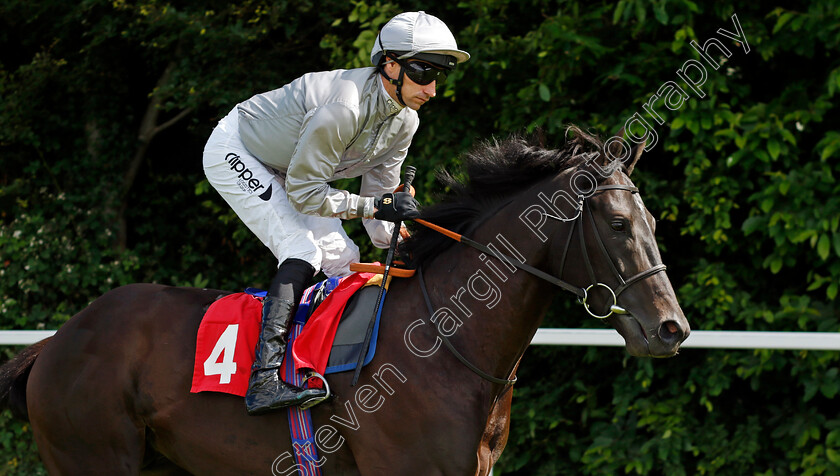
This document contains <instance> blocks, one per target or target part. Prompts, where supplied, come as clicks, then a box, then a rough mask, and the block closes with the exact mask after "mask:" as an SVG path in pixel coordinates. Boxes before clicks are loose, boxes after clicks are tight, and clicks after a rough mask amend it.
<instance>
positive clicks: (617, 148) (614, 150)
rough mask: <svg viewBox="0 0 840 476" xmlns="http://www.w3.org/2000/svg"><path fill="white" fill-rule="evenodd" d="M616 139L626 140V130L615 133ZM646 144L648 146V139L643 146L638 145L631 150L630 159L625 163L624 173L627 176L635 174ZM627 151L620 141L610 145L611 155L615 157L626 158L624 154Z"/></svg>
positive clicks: (622, 129)
mask: <svg viewBox="0 0 840 476" xmlns="http://www.w3.org/2000/svg"><path fill="white" fill-rule="evenodd" d="M614 137H621V138H622V139H623V138H624V128H623V127H622V128H621V129H619V130H618V132H616V133H615V136H614ZM645 144H647V139H646V140H644V141H643V142H642V143H641V144H636V145H635V146H634V147H632V148H631V149H630V157H629V158H628V159H627V160H626V161H625V162H624V172H625V173H626V174H627V175H630V174H632V173H633V169H634V168H635V167H636V162H638V161H639V157H641V156H642V152H644V150H645ZM625 151H626V149H625V148H623V147H622V145H621V143H620V142H619V141H614V142H612V143H611V144H610V154H611V155H612V156H613V157H624V152H625Z"/></svg>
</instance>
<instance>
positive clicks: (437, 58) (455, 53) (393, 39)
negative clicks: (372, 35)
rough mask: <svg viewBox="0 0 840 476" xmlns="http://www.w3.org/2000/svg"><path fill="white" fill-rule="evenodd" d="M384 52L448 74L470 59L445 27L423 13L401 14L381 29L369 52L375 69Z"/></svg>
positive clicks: (439, 21) (437, 19)
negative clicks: (445, 70) (446, 70)
mask: <svg viewBox="0 0 840 476" xmlns="http://www.w3.org/2000/svg"><path fill="white" fill-rule="evenodd" d="M383 49H384V50H385V52H388V53H394V54H398V56H397V58H398V59H405V58H417V59H422V60H424V61H428V62H430V63H432V64H435V65H437V66H440V67H442V68H446V69H449V70H451V69H454V68H455V66H456V65H457V64H458V63H463V62H464V61H467V60H468V59H470V54H469V53H467V52H466V51H462V50H459V49H458V44H457V43H455V37H454V36H453V35H452V32H451V31H449V28H448V27H447V26H446V24H445V23H443V22H442V21H441V20H440V19H439V18H438V17H436V16H433V15H429V14H428V13H426V12H422V11H421V12H405V13H400V14H399V15H397V16H395V17H394V18H392V19H391V20H390V21H389V22H388V23H386V24H385V26H383V27H382V30H381V31H380V32H379V35H377V37H376V41H375V42H374V45H373V49H372V50H371V52H370V61H371V63H373V65H374V66H378V65H379V61H380V60H381V58H382V55H383V51H382V50H383Z"/></svg>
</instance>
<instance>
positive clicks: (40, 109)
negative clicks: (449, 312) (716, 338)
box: [0, 0, 840, 475]
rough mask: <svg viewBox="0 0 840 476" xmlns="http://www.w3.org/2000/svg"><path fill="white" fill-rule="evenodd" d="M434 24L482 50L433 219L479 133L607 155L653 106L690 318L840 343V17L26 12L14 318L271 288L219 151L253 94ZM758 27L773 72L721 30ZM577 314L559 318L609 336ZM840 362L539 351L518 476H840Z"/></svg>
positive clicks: (449, 145) (753, 40) (9, 184)
mask: <svg viewBox="0 0 840 476" xmlns="http://www.w3.org/2000/svg"><path fill="white" fill-rule="evenodd" d="M421 8H427V9H428V11H429V12H430V13H432V14H435V15H437V16H439V17H441V18H442V19H444V20H445V21H446V22H447V23H448V24H449V25H450V27H451V28H452V30H453V32H454V33H455V36H456V37H457V39H458V42H459V45H461V46H462V47H463V48H464V49H466V50H467V51H469V52H470V53H471V55H472V59H471V60H470V61H469V62H468V63H466V64H464V65H462V66H460V67H459V68H458V70H457V71H456V72H454V73H453V74H452V75H450V77H449V79H448V81H447V83H446V84H445V85H443V86H441V87H440V88H439V90H438V96H437V97H436V98H435V99H434V101H432V102H431V103H430V104H428V105H427V106H425V107H424V108H423V109H422V110H421V111H420V116H421V127H420V130H419V131H418V134H417V136H416V137H415V139H414V143H413V145H412V148H411V151H410V156H409V162H410V163H411V164H412V165H415V166H417V167H418V169H419V170H418V174H417V178H416V182H415V186H416V187H417V189H418V196H419V197H420V199H421V201H422V202H424V203H431V202H432V201H434V197H435V193H436V192H439V190H437V184H436V183H435V181H434V173H435V171H436V170H437V169H439V168H440V167H455V166H457V164H458V156H459V155H460V154H462V153H463V152H464V151H466V150H468V149H469V148H470V147H472V145H473V144H475V143H476V142H477V141H480V140H487V139H490V138H491V137H493V136H505V135H507V134H510V133H514V132H521V131H523V130H524V131H529V132H530V131H535V130H537V129H538V128H539V129H541V130H542V131H543V132H542V134H543V135H544V136H545V137H547V138H548V141H549V142H550V143H554V144H557V143H560V142H561V141H562V140H563V135H564V131H565V128H566V127H567V126H568V125H569V124H577V125H580V126H582V127H584V128H586V129H588V130H590V131H593V132H596V133H598V134H599V135H601V136H602V137H604V138H606V137H609V136H610V135H611V134H613V133H614V132H615V131H617V130H618V129H620V128H621V127H622V126H623V125H624V124H625V122H626V121H627V120H628V118H630V117H632V116H633V115H634V113H639V114H640V115H641V116H642V117H643V118H645V120H646V121H647V122H648V123H649V125H650V126H651V128H652V129H653V130H655V132H656V134H657V143H656V145H655V146H653V147H652V148H651V150H650V151H649V152H648V153H646V155H645V158H644V159H643V160H642V161H641V163H640V164H639V167H638V169H637V171H636V172H634V177H633V178H634V181H635V182H636V184H637V185H639V186H640V188H641V189H642V191H643V197H644V199H645V201H646V205H647V207H648V208H649V209H650V210H651V211H652V212H653V213H654V214H655V216H656V218H657V219H658V220H659V224H658V227H657V233H658V237H659V242H660V246H661V248H662V250H663V258H664V260H665V262H666V263H667V264H668V266H669V277H670V278H671V281H672V283H673V284H674V286H675V288H677V294H678V297H679V299H680V303H681V305H682V307H683V309H684V310H685V313H686V315H687V316H688V317H689V320H690V321H691V323H692V326H693V327H694V328H695V329H735V330H737V329H748V330H777V331H819V332H837V331H838V330H840V320H838V311H837V308H836V303H837V297H838V285H840V284H838V283H840V198H838V196H840V193H838V192H840V186H838V182H837V177H836V175H837V170H838V165H837V164H838V160H840V130H838V128H837V126H836V125H837V124H838V119H840V117H838V113H837V108H836V104H835V103H836V101H837V98H838V96H839V95H838V92H840V60H838V58H839V57H840V56H838V54H837V53H838V45H839V44H840V21H838V20H840V6H838V5H837V4H836V2H831V1H829V0H815V1H812V2H793V3H790V2H788V3H787V4H785V6H784V7H777V6H775V5H773V6H763V5H761V4H760V2H746V1H741V2H736V3H735V4H732V3H726V4H724V3H716V2H693V1H689V0H677V1H671V2H664V1H646V0H620V1H617V2H612V3H608V2H598V3H584V2H575V1H572V2H554V1H544V0H523V1H512V0H493V1H478V0H465V1H462V2H460V3H458V2H450V3H446V4H439V5H435V7H434V8H433V9H432V8H429V7H427V6H426V5H421V4H420V3H418V2H413V1H397V0H393V1H390V2H385V1H375V2H373V1H371V0H358V1H353V2H350V3H347V2H340V1H332V0H328V1H320V2H312V1H295V2H290V1H278V2H262V1H254V0H243V1H238V2H233V3H231V2H227V3H219V2H209V3H208V2H190V1H187V2H176V3H174V4H173V3H169V2H165V1H163V2H161V1H157V0H139V1H128V0H116V1H114V0H108V1H105V0H86V1H84V2H60V1H55V0H41V1H37V2H15V1H11V0H5V1H0V50H1V51H3V55H2V56H0V160H2V167H0V298H2V302H0V326H2V327H3V328H17V329H32V328H55V327H57V326H59V325H60V324H61V323H62V322H64V321H66V320H67V319H68V318H69V317H70V316H71V315H73V314H74V313H75V312H77V311H78V310H80V309H81V308H82V307H84V306H85V305H86V304H87V303H88V302H90V301H91V300H92V299H95V298H96V297H97V296H98V295H100V294H101V293H103V292H104V291H105V290H107V289H110V288H112V287H115V286H118V285H121V284H125V283H129V282H136V281H152V282H161V283H167V284H179V285H190V286H202V287H203V286H210V287H216V288H222V289H239V288H242V287H245V286H266V285H267V281H268V280H269V279H270V278H271V274H272V270H273V267H274V262H273V257H272V256H271V254H270V253H269V252H268V251H267V250H265V249H264V248H263V246H262V245H261V244H260V243H259V242H258V241H257V240H256V239H255V238H254V237H253V236H252V235H251V233H250V232H249V231H248V230H247V229H246V228H245V227H244V226H243V225H242V224H241V223H240V222H239V220H238V218H236V216H235V215H234V214H233V213H232V212H231V211H230V209H229V208H228V207H227V205H226V204H225V203H224V202H223V201H222V200H221V198H220V197H219V196H218V195H217V194H216V193H215V191H213V190H212V188H211V187H209V185H208V184H207V182H206V181H205V180H204V177H203V175H202V171H201V165H200V162H201V152H202V148H203V143H204V141H205V140H206V138H207V136H208V135H209V133H210V131H211V129H212V127H213V126H214V125H215V123H216V122H217V121H218V119H219V118H221V117H223V116H224V115H225V114H226V113H227V112H228V111H229V110H230V109H231V108H232V107H233V106H234V105H235V104H236V103H237V102H239V101H241V100H243V99H246V98H247V97H249V96H251V95H253V94H255V93H259V92H262V91H265V90H268V89H272V88H275V87H279V86H281V85H283V84H285V83H286V82H288V81H290V80H292V79H294V78H295V77H297V76H299V75H301V74H303V73H306V72H308V71H317V70H325V69H331V68H339V67H344V68H348V67H359V66H366V65H368V62H369V52H370V47H371V45H372V41H373V38H374V37H375V34H376V32H377V31H378V30H379V28H381V26H382V25H383V24H384V22H385V21H387V20H388V18H390V17H391V16H392V15H394V14H395V13H397V12H400V11H403V10H417V9H421ZM733 14H737V16H738V19H739V21H740V24H741V26H742V27H743V31H744V33H745V35H746V37H747V41H748V43H749V47H750V51H749V53H747V52H746V51H745V46H744V45H742V44H738V43H736V42H734V41H732V40H729V39H726V38H724V37H723V36H721V35H720V34H719V33H718V30H719V29H721V28H722V29H725V30H727V31H730V32H731V31H734V30H735V27H734V25H733V22H732V19H731V17H732V15H733ZM712 37H716V38H719V39H721V40H722V43H723V44H724V45H725V47H726V48H727V49H729V51H730V53H731V55H730V56H729V57H724V56H723V55H721V54H718V53H712V56H713V57H714V58H715V59H716V60H718V61H719V62H720V63H721V66H720V68H718V69H713V68H711V67H710V66H709V65H708V64H706V72H707V77H706V81H705V83H703V84H702V85H701V86H699V89H700V90H702V91H703V96H702V97H700V95H699V94H698V93H696V92H694V91H692V90H691V88H689V87H688V86H687V85H685V84H684V82H683V81H682V80H681V79H680V78H679V77H678V76H677V70H679V69H680V68H682V67H683V64H684V63H685V62H686V61H687V60H690V59H695V60H700V61H701V62H702V61H703V60H702V59H701V58H700V57H699V55H698V54H697V52H696V51H695V50H694V48H692V46H691V42H692V41H696V42H697V43H698V44H699V45H703V44H704V43H705V42H706V40H708V39H709V38H712ZM712 51H714V52H716V51H717V50H715V49H714V48H712ZM668 81H673V82H675V83H678V84H680V86H681V87H683V88H685V89H686V92H687V93H688V94H689V99H688V100H686V101H685V102H684V103H681V105H680V106H679V107H675V108H671V109H669V108H667V107H665V106H664V105H663V102H662V99H660V100H658V101H657V102H655V104H654V109H655V110H656V112H657V113H658V114H659V115H660V116H661V120H662V121H663V123H662V124H659V123H658V121H657V120H656V119H655V118H654V117H653V116H651V114H650V113H649V112H648V111H647V110H646V109H645V105H648V104H649V100H650V98H651V95H653V94H655V93H657V91H659V90H660V87H661V86H662V85H663V84H665V83H666V82H668ZM338 185H340V186H342V187H349V188H350V189H353V187H358V183H357V182H353V181H342V182H341V183H340V184H338ZM347 229H348V231H349V233H350V234H351V236H352V237H353V238H354V239H355V240H356V242H357V243H358V244H359V245H360V247H361V249H362V251H363V254H364V259H366V260H377V259H379V260H381V259H383V258H384V252H382V251H380V250H375V249H373V247H372V246H370V244H369V241H368V240H367V238H366V235H365V233H364V231H363V229H362V227H361V226H360V224H359V223H358V221H356V222H350V223H348V224H347ZM570 301H571V300H570V299H567V298H565V297H564V298H563V299H560V300H558V302H557V304H556V305H555V306H554V309H553V313H552V315H551V316H549V318H548V320H547V322H546V323H545V324H544V325H545V326H549V327H550V326H558V327H580V326H590V325H597V324H595V323H592V322H590V321H584V320H583V319H584V317H583V314H582V312H581V311H580V309H578V308H577V307H573V306H572V304H571V303H570ZM838 360H840V355H838V353H837V352H791V351H767V350H757V351H720V350H716V351H701V350H693V349H686V350H684V351H683V352H682V353H681V354H680V355H679V356H678V357H676V358H675V359H671V360H666V361H650V360H638V359H631V358H628V357H626V356H625V353H624V352H623V350H620V349H604V348H590V349H582V348H532V349H531V350H529V351H528V354H527V355H526V358H525V359H524V360H523V363H522V367H521V375H520V377H521V378H520V384H519V385H518V386H517V388H516V390H515V392H516V394H515V395H516V398H515V399H514V407H513V423H512V429H511V435H510V440H509V443H508V448H507V450H506V451H505V453H504V455H503V456H502V459H501V461H500V462H499V464H498V465H497V467H496V474H529V475H532V474H537V475H553V474H727V475H728V474H733V475H735V474H737V475H741V474H762V475H782V474H834V473H837V472H838V469H839V468H838V466H839V465H840V416H838V412H837V410H836V405H832V402H833V400H834V399H835V398H836V397H837V393H838V392H840V384H838V381H839V380H838V378H837V377H838V369H840V363H839V362H838ZM569 363H572V364H571V365H569ZM558 364H559V365H558ZM543 369H552V370H554V372H556V373H552V372H548V373H546V372H541V370H543ZM9 418H10V417H9V416H8V414H5V413H4V414H2V415H0V423H2V428H3V430H2V431H0V442H2V446H0V453H2V457H3V461H5V462H6V463H5V466H4V467H3V469H2V471H3V472H4V474H6V473H7V474H36V473H35V471H37V470H36V469H35V468H37V462H36V460H37V459H36V458H35V456H34V455H33V453H32V452H31V440H29V437H28V435H29V432H28V427H27V426H26V425H25V424H22V423H20V422H11V421H9Z"/></svg>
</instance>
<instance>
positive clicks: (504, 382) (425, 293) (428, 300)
mask: <svg viewBox="0 0 840 476" xmlns="http://www.w3.org/2000/svg"><path fill="white" fill-rule="evenodd" d="M417 276H418V278H420V289H421V290H422V291H423V299H424V300H425V301H426V308H427V309H428V310H429V315H430V316H433V315H434V314H435V308H434V307H433V306H432V300H431V298H429V292H428V291H427V290H426V280H425V279H424V278H423V268H422V267H420V266H418V267H417ZM422 317H423V322H425V323H426V324H428V325H430V326H432V328H434V330H435V332H436V333H437V335H438V337H439V338H440V340H441V341H443V345H445V346H446V348H447V349H449V352H452V355H454V356H455V358H456V359H458V361H459V362H461V363H462V364H464V366H466V367H467V368H468V369H470V370H472V371H473V373H475V374H476V375H478V376H479V377H481V378H483V379H484V380H487V381H488V382H492V383H495V384H499V385H513V384H515V383H516V376H515V375H514V377H513V379H502V378H496V377H494V376H492V375H490V374H488V373H487V372H485V371H483V370H481V369H479V368H478V367H476V366H475V365H473V363H472V362H470V361H469V360H467V359H466V357H464V356H463V355H461V353H460V352H458V350H457V349H455V346H453V345H452V343H451V342H449V338H448V337H446V336H445V335H443V333H442V332H440V329H438V326H436V325H435V323H434V322H431V319H429V318H428V317H426V316H425V315H423V316H422Z"/></svg>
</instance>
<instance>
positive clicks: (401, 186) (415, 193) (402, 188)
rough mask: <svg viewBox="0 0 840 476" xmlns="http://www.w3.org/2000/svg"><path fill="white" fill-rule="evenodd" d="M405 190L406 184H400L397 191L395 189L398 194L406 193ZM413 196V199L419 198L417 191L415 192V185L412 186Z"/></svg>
mask: <svg viewBox="0 0 840 476" xmlns="http://www.w3.org/2000/svg"><path fill="white" fill-rule="evenodd" d="M404 190H405V184H400V186H399V187H397V188H395V189H394V193H397V192H402V191H404ZM411 196H412V197H416V196H417V190H415V189H414V185H411Z"/></svg>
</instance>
